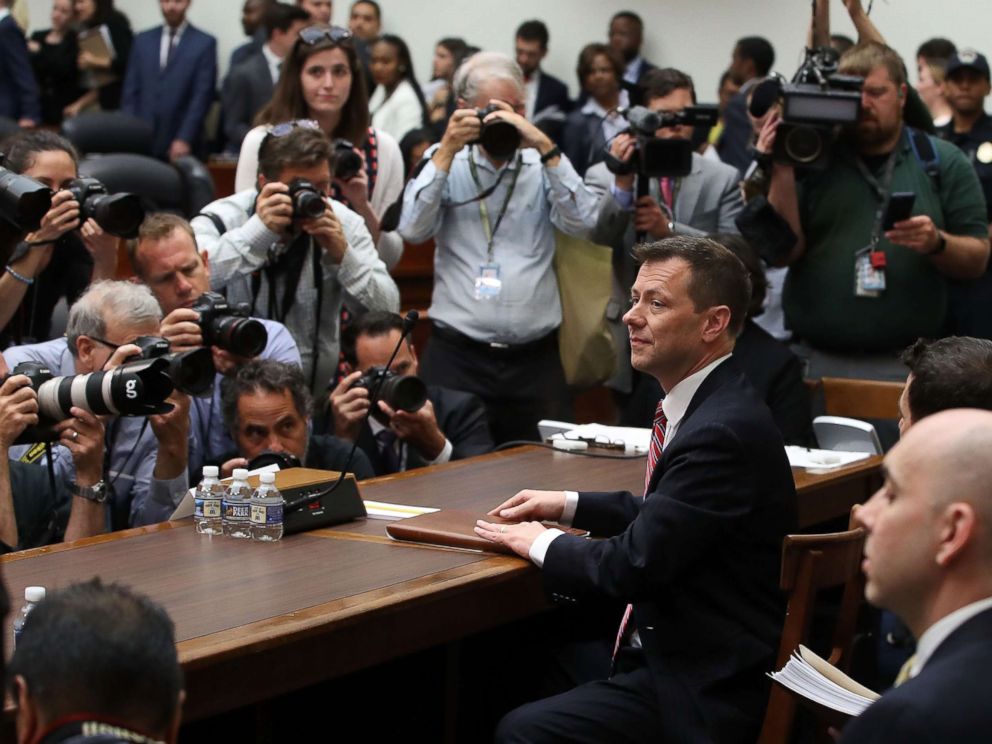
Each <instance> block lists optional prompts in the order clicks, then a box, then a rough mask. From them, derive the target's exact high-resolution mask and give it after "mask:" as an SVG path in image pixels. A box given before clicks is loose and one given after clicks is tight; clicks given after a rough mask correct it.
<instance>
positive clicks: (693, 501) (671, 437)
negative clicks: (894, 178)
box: [476, 236, 795, 743]
mask: <svg viewBox="0 0 992 744" xmlns="http://www.w3.org/2000/svg"><path fill="white" fill-rule="evenodd" d="M635 251H636V255H637V259H638V261H640V262H641V263H642V265H641V267H640V270H639V272H638V275H637V279H636V281H635V282H634V285H633V288H632V290H631V308H630V310H629V311H628V312H627V314H626V315H625V316H624V322H625V323H626V325H627V328H628V332H629V335H630V342H631V362H632V364H633V366H634V368H635V369H637V370H639V371H641V372H644V373H645V374H650V375H652V376H654V377H655V378H656V379H657V380H658V381H659V382H660V383H661V387H662V389H663V390H664V391H665V392H666V396H665V399H664V401H663V402H662V404H661V405H660V406H659V410H658V416H657V417H656V419H655V427H654V432H653V435H652V442H651V452H650V454H649V462H648V469H647V473H646V474H645V481H646V486H645V489H644V494H643V497H642V496H641V495H640V494H637V495H635V494H631V493H623V492H622V493H574V492H561V491H531V490H526V491H521V492H520V493H518V494H516V495H515V496H513V497H512V498H510V499H509V500H507V501H506V502H505V503H503V504H501V505H500V506H499V507H497V508H496V509H494V510H493V513H494V514H499V515H500V516H501V517H504V518H507V519H511V520H521V523H520V524H514V525H511V526H509V527H505V526H499V525H493V524H490V523H488V522H485V521H480V522H479V524H478V527H477V530H476V531H477V532H478V533H479V534H480V535H483V536H485V537H487V538H489V539H491V540H493V541H495V542H499V543H502V544H505V545H507V546H509V547H510V548H511V549H512V550H513V551H514V552H516V553H517V554H519V555H521V556H524V557H528V558H530V559H531V560H532V561H533V562H534V563H535V564H537V565H538V566H540V567H542V568H543V570H544V583H545V587H546V590H547V591H548V593H549V594H550V596H551V597H552V599H553V600H555V601H560V602H567V603H568V604H569V605H571V606H581V604H582V603H583V602H587V601H588V602H590V604H592V603H593V602H595V601H597V600H599V601H601V600H603V599H610V600H614V601H615V600H619V601H620V602H625V603H629V607H628V609H627V612H626V613H625V614H624V618H623V622H622V623H621V624H620V628H619V632H618V633H617V638H616V644H615V652H614V664H613V673H612V674H611V676H610V677H609V678H608V679H605V680H597V681H593V682H590V683H587V684H584V685H580V686H579V687H576V688H574V689H572V690H570V691H568V692H566V693H563V694H561V695H557V696H554V697H551V698H547V699H545V700H541V701H538V702H535V703H530V704H528V705H525V706H523V707H521V708H518V709H517V710H515V711H513V712H512V713H510V714H509V715H507V716H506V717H505V718H504V719H503V721H502V722H501V723H500V726H499V728H498V730H497V735H496V739H497V741H507V742H511V741H512V742H515V741H528V742H533V741H559V740H561V741H566V740H567V741H588V742H602V741H621V740H622V741H645V742H647V741H652V742H653V741H686V742H689V741H692V742H709V741H717V742H721V743H723V742H753V741H754V739H755V736H756V735H757V732H758V727H759V724H760V721H761V716H762V714H763V711H764V707H765V703H766V701H767V690H768V687H767V683H766V680H765V676H764V673H765V672H766V671H767V670H768V669H770V668H771V665H772V664H773V662H774V655H775V651H776V648H777V645H778V641H779V635H780V632H781V627H782V621H783V617H784V606H783V604H782V601H781V597H780V595H779V591H778V573H779V557H780V552H781V545H782V538H783V536H784V535H785V534H786V532H787V531H788V530H789V529H790V527H791V526H792V522H793V518H792V515H793V513H794V500H795V487H794V484H793V478H792V472H791V470H790V468H789V464H788V461H787V459H786V456H785V450H784V447H783V445H782V439H781V436H780V435H779V433H778V430H777V428H776V427H775V423H774V421H773V420H772V418H771V414H770V413H769V411H768V409H767V408H766V407H765V405H764V403H762V402H761V400H760V399H759V398H758V396H757V394H756V393H755V392H754V390H753V389H752V388H751V386H750V385H749V383H748V382H747V381H746V380H745V378H744V376H743V374H742V373H741V371H740V369H739V368H738V367H737V365H736V363H735V362H734V361H733V359H732V358H731V354H732V352H733V348H734V341H735V338H736V336H737V334H738V333H739V332H740V330H741V327H742V325H743V323H744V316H745V313H746V311H747V305H748V300H749V297H750V285H749V280H748V276H747V272H746V270H745V269H744V266H743V265H742V264H741V262H740V261H739V260H738V259H737V258H736V256H734V255H733V254H732V253H731V252H730V251H728V250H726V249H725V248H724V247H723V246H720V245H718V244H717V243H714V242H713V241H710V240H708V239H705V238H697V237H688V236H677V237H672V238H667V239H665V240H661V241H659V242H657V243H651V244H646V245H641V246H638V247H637V248H636V249H635ZM523 520H535V521H523ZM537 520H541V521H545V520H546V521H556V522H559V523H560V524H565V525H568V524H571V525H574V526H576V527H580V528H583V529H588V530H590V531H591V532H592V533H593V535H594V536H596V537H602V538H605V539H601V540H585V539H582V538H579V537H576V536H574V535H569V534H565V533H563V532H561V531H560V530H557V529H547V528H545V526H544V525H543V524H542V523H541V521H537Z"/></svg>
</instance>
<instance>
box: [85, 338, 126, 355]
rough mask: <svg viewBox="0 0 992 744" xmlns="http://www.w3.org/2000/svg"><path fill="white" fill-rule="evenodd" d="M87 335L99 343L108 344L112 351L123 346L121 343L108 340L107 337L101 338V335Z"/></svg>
mask: <svg viewBox="0 0 992 744" xmlns="http://www.w3.org/2000/svg"><path fill="white" fill-rule="evenodd" d="M87 337H88V338H91V339H93V340H94V341H96V342H97V343H98V344H103V345H104V346H106V347H107V348H109V349H110V350H111V351H112V352H113V351H117V350H118V349H119V348H121V345H120V344H115V343H112V342H110V341H108V340H107V339H105V338H100V337H99V336H89V335H88V336H87Z"/></svg>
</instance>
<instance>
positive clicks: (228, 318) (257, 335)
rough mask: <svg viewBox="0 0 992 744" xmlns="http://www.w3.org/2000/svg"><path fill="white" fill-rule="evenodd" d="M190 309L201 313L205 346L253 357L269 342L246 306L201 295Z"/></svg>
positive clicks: (222, 296)
mask: <svg viewBox="0 0 992 744" xmlns="http://www.w3.org/2000/svg"><path fill="white" fill-rule="evenodd" d="M321 203H323V200H321ZM191 309H192V310H195V311H196V312H198V313H199V314H200V320H199V323H200V333H201V334H202V335H203V345H204V346H219V347H220V348H222V349H224V350H225V351H229V352H231V353H232V354H236V355H237V356H242V357H253V356H258V355H259V354H261V353H262V350H263V349H265V345H266V344H267V343H268V342H269V332H268V331H267V330H265V326H264V325H262V323H260V322H259V321H257V320H255V319H254V318H249V317H248V307H247V305H245V304H243V303H242V304H240V305H237V306H236V307H231V305H229V304H228V302H227V299H226V298H225V297H224V295H221V294H218V293H217V292H204V293H203V294H202V295H200V296H199V297H198V298H197V300H196V302H195V303H194V304H193V307H192V308H191Z"/></svg>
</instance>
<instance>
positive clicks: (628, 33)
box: [609, 10, 656, 86]
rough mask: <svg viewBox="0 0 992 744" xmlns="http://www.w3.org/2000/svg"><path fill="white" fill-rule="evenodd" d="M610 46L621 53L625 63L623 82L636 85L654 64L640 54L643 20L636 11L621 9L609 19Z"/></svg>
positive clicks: (642, 40)
mask: <svg viewBox="0 0 992 744" xmlns="http://www.w3.org/2000/svg"><path fill="white" fill-rule="evenodd" d="M609 36H610V46H611V47H613V48H614V49H616V50H617V51H618V52H620V54H621V55H623V61H624V62H625V63H626V65H627V69H626V70H625V71H624V74H623V79H624V82H626V83H628V84H629V85H631V86H634V85H637V84H638V83H639V82H641V79H642V78H643V77H644V76H645V75H646V74H647V73H649V72H650V71H651V70H654V69H656V66H655V65H653V64H651V63H650V62H648V61H647V60H646V59H644V58H643V57H642V56H641V44H642V43H643V42H644V21H642V20H641V17H640V16H639V15H637V13H633V12H631V11H629V10H621V11H620V12H619V13H617V14H616V15H614V16H613V18H611V19H610V32H609Z"/></svg>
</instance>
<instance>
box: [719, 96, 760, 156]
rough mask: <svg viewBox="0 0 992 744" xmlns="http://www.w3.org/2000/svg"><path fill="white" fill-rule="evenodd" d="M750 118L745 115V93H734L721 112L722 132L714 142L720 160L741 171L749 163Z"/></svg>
mask: <svg viewBox="0 0 992 744" xmlns="http://www.w3.org/2000/svg"><path fill="white" fill-rule="evenodd" d="M751 130H752V128H751V120H750V119H749V118H748V115H747V93H746V92H741V93H737V94H735V95H734V97H733V98H731V99H730V102H729V103H728V104H727V109H726V110H725V111H724V112H723V133H722V134H721V135H720V141H719V142H717V144H716V150H717V152H718V153H720V160H722V161H723V162H724V163H726V164H727V165H732V166H734V167H735V168H736V169H737V170H739V171H740V172H741V173H743V172H744V171H745V170H746V169H747V167H748V165H750V163H751Z"/></svg>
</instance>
